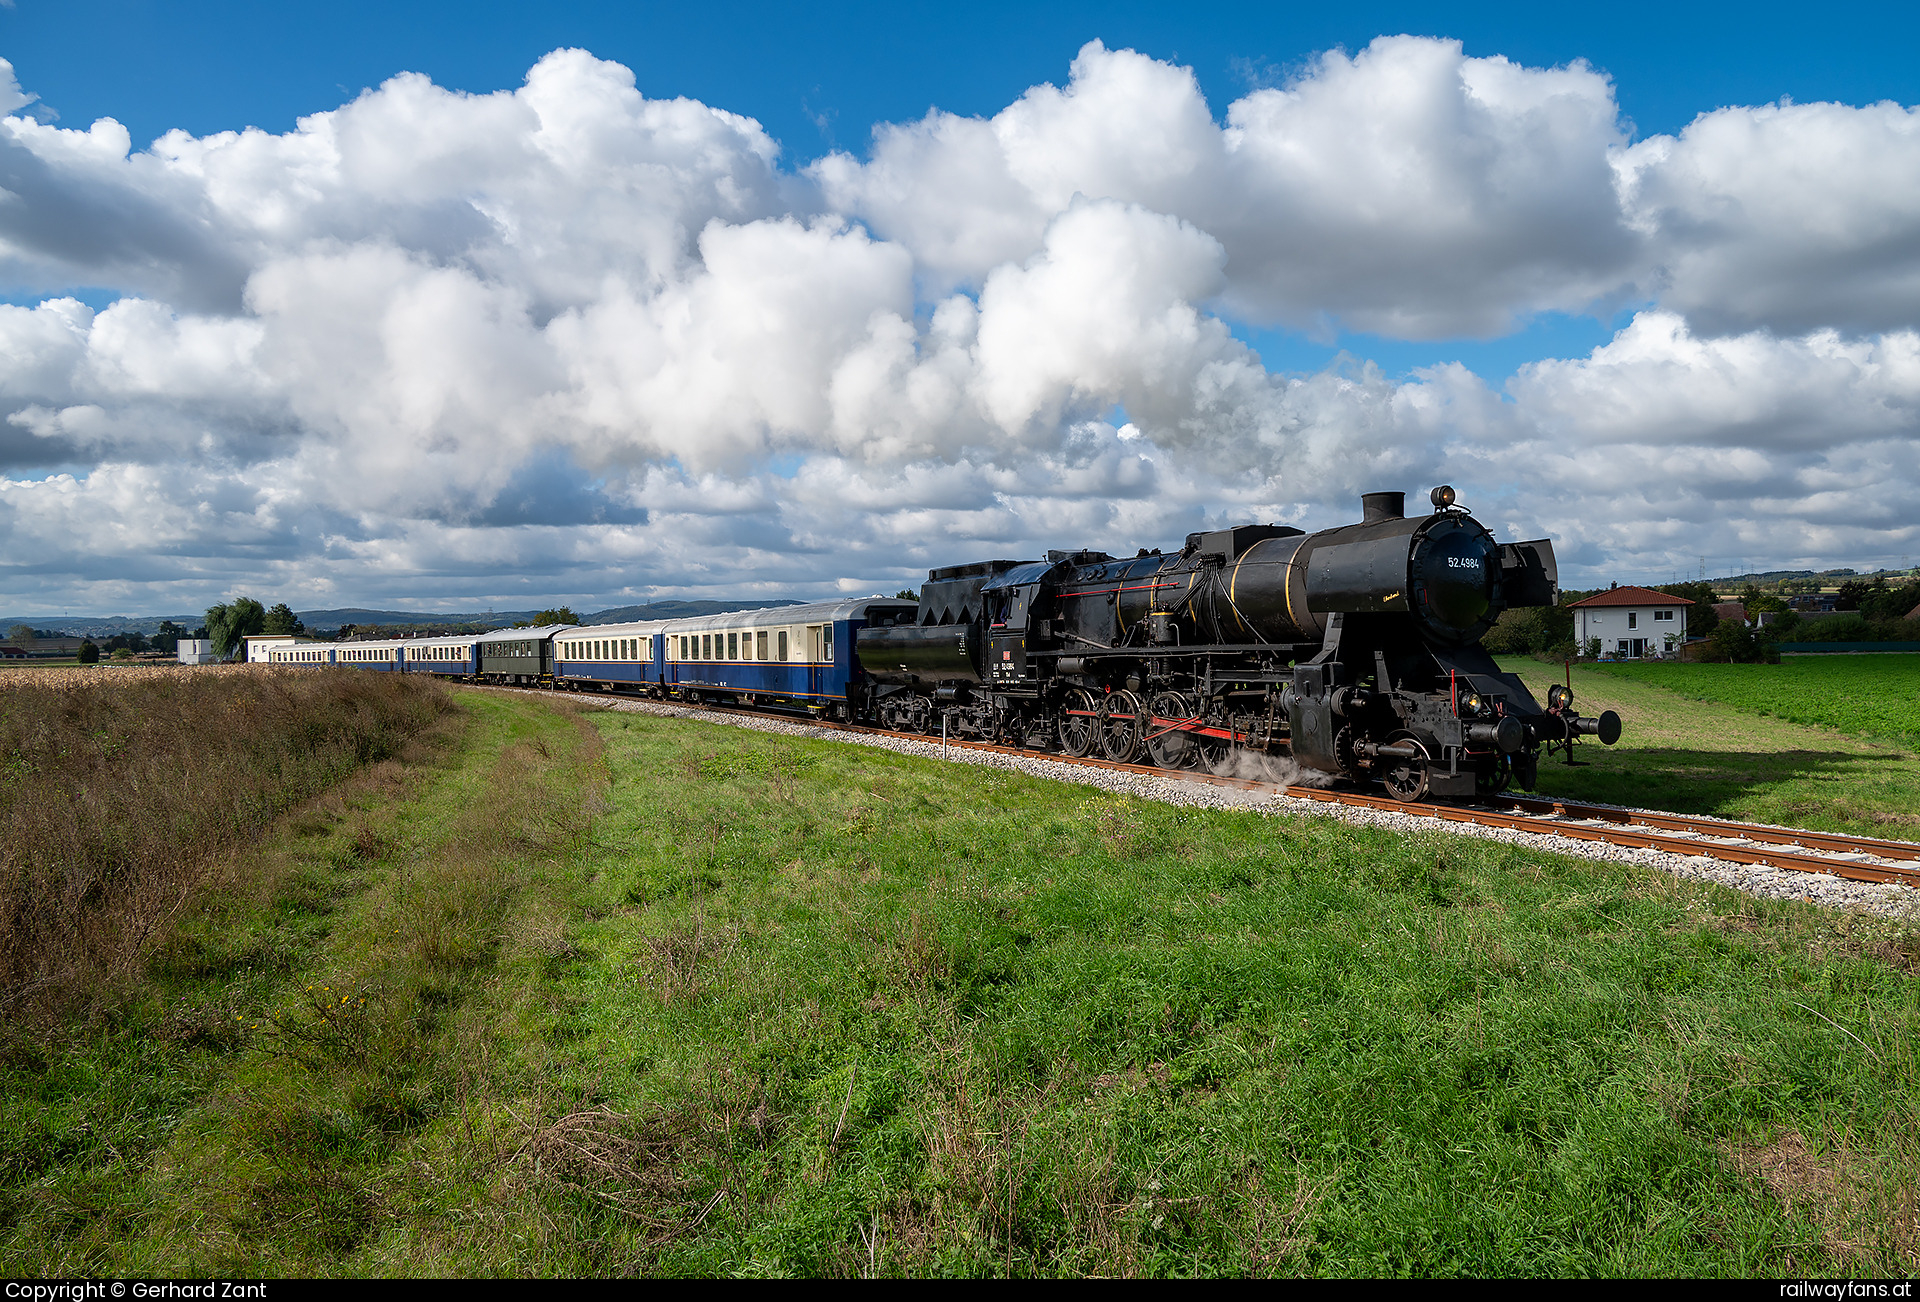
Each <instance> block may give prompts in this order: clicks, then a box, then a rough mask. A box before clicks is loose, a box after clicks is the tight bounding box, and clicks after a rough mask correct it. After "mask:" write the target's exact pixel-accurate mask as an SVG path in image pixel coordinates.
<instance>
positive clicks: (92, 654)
mask: <svg viewBox="0 0 1920 1302" xmlns="http://www.w3.org/2000/svg"><path fill="white" fill-rule="evenodd" d="M74 659H76V660H78V661H79V662H80V663H81V664H83V665H97V664H99V663H100V648H99V647H97V646H95V645H94V644H93V639H92V638H87V639H86V640H85V641H83V642H81V643H80V652H79V654H78V655H76V656H75V657H74Z"/></svg>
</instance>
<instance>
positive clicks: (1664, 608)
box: [1568, 588, 1693, 660]
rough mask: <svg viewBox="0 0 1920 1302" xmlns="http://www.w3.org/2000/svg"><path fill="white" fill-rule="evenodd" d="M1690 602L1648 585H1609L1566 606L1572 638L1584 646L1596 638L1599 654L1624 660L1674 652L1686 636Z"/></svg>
mask: <svg viewBox="0 0 1920 1302" xmlns="http://www.w3.org/2000/svg"><path fill="white" fill-rule="evenodd" d="M1692 604H1693V603H1692V602H1691V601H1688V600H1687V599H1686V598H1685V597H1670V596H1668V595H1667V594H1666V593H1664V592H1655V591H1654V590H1653V589H1651V588H1611V589H1609V590H1607V591H1606V592H1600V593H1596V594H1594V595H1593V596H1591V597H1588V598H1587V599H1586V600H1585V601H1576V602H1574V603H1573V605H1571V606H1569V607H1568V609H1569V610H1571V611H1573V612H1574V614H1573V640H1574V642H1575V643H1576V644H1577V645H1578V646H1580V647H1581V648H1583V649H1584V648H1585V647H1586V646H1587V645H1588V644H1589V642H1590V641H1591V640H1592V639H1594V638H1598V639H1600V654H1601V655H1603V656H1617V657H1619V658H1622V659H1626V660H1638V659H1640V658H1641V657H1643V656H1670V655H1675V654H1677V653H1678V652H1679V650H1680V644H1681V643H1682V642H1684V641H1686V640H1687V613H1686V610H1687V607H1688V606H1691V605H1692Z"/></svg>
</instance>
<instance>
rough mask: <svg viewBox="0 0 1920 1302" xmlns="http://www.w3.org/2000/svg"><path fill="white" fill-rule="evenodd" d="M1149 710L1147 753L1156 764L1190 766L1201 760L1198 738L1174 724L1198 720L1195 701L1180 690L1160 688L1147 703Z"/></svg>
mask: <svg viewBox="0 0 1920 1302" xmlns="http://www.w3.org/2000/svg"><path fill="white" fill-rule="evenodd" d="M1147 713H1148V718H1147V753H1148V754H1150V755H1152V756H1153V762H1154V763H1155V764H1158V765H1159V766H1160V767H1161V768H1163V769H1190V768H1192V767H1193V766H1194V765H1195V764H1197V763H1199V761H1200V747H1199V744H1198V739H1197V738H1195V737H1194V735H1193V734H1192V733H1190V732H1185V731H1182V730H1180V729H1178V728H1175V727H1173V726H1171V725H1173V724H1176V723H1187V722H1198V719H1197V718H1196V717H1195V714H1196V712H1195V710H1194V708H1193V702H1192V701H1189V700H1188V699H1187V698H1186V697H1184V696H1182V695H1180V693H1178V692H1157V693H1155V694H1154V697H1153V699H1152V701H1150V702H1149V703H1148V705H1147ZM1158 720H1164V722H1157V721H1158Z"/></svg>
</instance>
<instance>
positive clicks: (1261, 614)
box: [850, 486, 1620, 800]
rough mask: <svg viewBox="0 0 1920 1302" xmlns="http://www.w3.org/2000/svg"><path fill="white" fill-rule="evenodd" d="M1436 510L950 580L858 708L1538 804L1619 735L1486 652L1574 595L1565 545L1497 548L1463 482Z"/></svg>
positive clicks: (1173, 759)
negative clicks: (1536, 799) (1588, 747)
mask: <svg viewBox="0 0 1920 1302" xmlns="http://www.w3.org/2000/svg"><path fill="white" fill-rule="evenodd" d="M1431 502H1432V506H1433V510H1432V512H1431V513H1430V514H1426V515H1419V516H1411V517H1410V516H1408V515H1406V513H1405V509H1404V507H1405V494H1403V493H1397V492H1380V493H1369V494H1366V495H1365V496H1364V497H1363V498H1362V499H1361V505H1362V519H1361V520H1360V522H1359V523H1357V524H1350V525H1343V526H1341V527H1338V528H1334V529H1324V530H1320V531H1318V532H1315V533H1306V532H1303V531H1302V530H1299V529H1293V528H1288V527H1286V526H1280V525H1242V526H1239V527H1237V528H1232V529H1222V530H1217V531H1212V532H1205V533H1195V534H1190V535H1188V537H1187V540H1186V545H1185V546H1184V547H1182V548H1181V549H1180V550H1179V551H1178V552H1175V553H1168V554H1162V553H1160V552H1159V551H1141V552H1140V553H1139V554H1138V555H1136V556H1133V557H1130V558H1125V559H1116V558H1114V557H1112V556H1109V555H1107V554H1106V553H1104V552H1092V551H1053V552H1048V553H1047V556H1046V559H1045V560H1038V561H1009V560H993V561H982V562H978V563H976V564H971V565H958V566H950V567H947V568H944V569H937V570H933V571H931V572H930V573H929V574H928V576H927V583H926V584H925V586H924V587H923V588H922V589H921V594H920V602H919V607H918V610H917V611H916V612H914V613H912V614H911V615H907V614H904V613H903V614H901V615H898V616H896V617H894V618H893V619H892V620H891V621H890V622H889V621H887V620H882V621H880V622H879V623H878V624H877V625H874V626H869V627H867V628H865V629H862V630H861V631H860V632H859V634H858V639H857V643H856V651H857V655H858V657H859V661H860V665H861V667H862V668H863V670H864V671H865V674H864V683H863V689H862V690H863V691H864V693H865V699H864V700H863V701H861V702H859V703H857V705H856V708H857V709H858V711H859V713H860V714H862V715H863V716H865V717H870V718H876V719H877V720H878V721H879V722H881V723H883V724H886V725H888V726H891V727H896V728H907V729H914V730H919V731H924V732H937V731H940V730H941V728H942V727H943V726H944V727H945V728H947V729H948V730H950V731H952V732H954V733H956V734H959V735H963V736H975V737H982V738H989V739H995V740H1001V741H1006V742H1010V743H1017V744H1026V745H1043V746H1048V747H1054V746H1057V747H1058V748H1059V749H1060V750H1063V751H1065V752H1066V753H1067V754H1069V755H1076V756H1079V755H1088V754H1093V753H1099V754H1101V755H1104V756H1105V757H1106V758H1108V759H1112V760H1117V761H1123V762H1134V761H1140V760H1145V759H1149V758H1150V759H1151V761H1152V762H1153V763H1154V764H1157V765H1159V766H1161V767H1163V768H1169V769H1181V768H1190V767H1200V766H1204V767H1206V768H1208V769H1211V770H1212V771H1214V772H1216V773H1220V774H1223V775H1226V774H1236V773H1247V774H1249V775H1259V774H1261V773H1263V772H1270V771H1271V770H1272V769H1273V767H1274V766H1273V765H1272V764H1271V763H1270V762H1268V761H1273V760H1280V759H1291V761H1292V762H1293V763H1294V764H1296V765H1298V766H1299V767H1300V768H1302V769H1306V770H1311V771H1313V772H1317V773H1319V774H1323V775H1329V776H1339V777H1345V778H1349V779H1352V780H1355V781H1359V782H1363V783H1371V782H1380V783H1382V784H1384V785H1385V787H1386V788H1387V790H1388V791H1389V792H1391V793H1392V794H1393V795H1395V796H1396V797H1398V798H1400V799H1403V800H1414V799H1419V798H1421V797H1423V796H1426V795H1429V794H1431V795H1436V796H1443V797H1464V796H1473V795H1477V794H1479V795H1484V794H1490V793H1493V792H1497V791H1499V790H1501V789H1503V788H1504V787H1505V786H1507V785H1508V784H1509V783H1517V784H1518V785H1520V786H1522V787H1531V786H1533V785H1534V778H1535V773H1536V769H1537V766H1538V764H1539V760H1540V755H1541V752H1542V750H1543V748H1546V747H1548V746H1552V745H1555V744H1565V745H1569V746H1570V745H1571V743H1572V742H1573V740H1574V739H1575V738H1577V737H1581V736H1597V737H1598V738H1599V739H1600V741H1602V742H1603V743H1605V744H1608V745H1611V744H1612V743H1613V742H1615V741H1617V740H1618V739H1619V735H1620V721H1619V719H1618V717H1617V716H1615V715H1614V714H1613V713H1612V712H1611V711H1609V712H1607V713H1604V714H1602V715H1600V716H1599V717H1598V718H1583V717H1581V716H1580V715H1579V713H1578V712H1577V711H1576V710H1575V709H1574V708H1573V702H1572V700H1571V696H1570V694H1569V693H1567V692H1566V691H1565V689H1563V688H1560V687H1555V688H1554V689H1553V691H1552V692H1551V693H1550V694H1549V699H1548V702H1547V704H1546V705H1545V706H1544V707H1543V706H1542V705H1541V704H1540V703H1539V702H1538V701H1536V700H1535V699H1534V698H1533V696H1532V694H1531V693H1530V692H1528V690H1527V689H1526V687H1525V686H1524V685H1523V684H1522V683H1521V681H1520V679H1519V678H1517V677H1515V676H1514V675H1512V674H1506V673H1502V672H1501V671H1500V668H1499V666H1498V665H1497V664H1495V663H1494V661H1493V658H1492V657H1491V656H1490V655H1488V654H1487V652H1486V651H1485V650H1484V649H1483V648H1482V647H1481V645H1480V638H1481V636H1482V635H1483V634H1484V633H1485V632H1486V631H1487V629H1488V628H1490V627H1491V626H1492V625H1493V622H1494V620H1496V619H1497V618H1499V616H1500V613H1501V612H1502V611H1503V610H1507V609H1509V608H1512V607H1516V606H1546V605H1552V604H1553V603H1554V602H1555V601H1557V600H1558V596H1559V586H1558V571H1557V568H1556V565H1555V562H1554V556H1553V545H1552V543H1551V542H1549V541H1548V540H1546V539H1538V540H1534V541H1531V542H1518V543H1501V542H1498V541H1496V540H1495V538H1494V537H1493V535H1492V533H1491V532H1489V531H1488V530H1487V528H1486V527H1485V526H1484V525H1482V524H1481V523H1480V522H1479V521H1477V520H1475V519H1474V518H1473V517H1472V515H1470V514H1469V513H1468V512H1467V511H1465V510H1464V509H1462V508H1461V507H1459V506H1458V505H1457V503H1456V502H1455V500H1454V492H1453V490H1452V489H1451V488H1449V487H1445V486H1442V487H1440V488H1436V489H1434V490H1433V493H1432V494H1431ZM850 704H856V703H853V702H850Z"/></svg>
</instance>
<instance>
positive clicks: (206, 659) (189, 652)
mask: <svg viewBox="0 0 1920 1302" xmlns="http://www.w3.org/2000/svg"><path fill="white" fill-rule="evenodd" d="M175 653H176V654H177V655H178V656H179V657H180V663H181V664H183V665H210V664H212V663H213V662H214V661H216V660H218V659H219V658H220V657H219V656H217V655H215V654H214V653H213V639H212V638H210V637H203V638H191V637H183V638H181V639H180V645H179V646H178V647H177V648H176V649H175Z"/></svg>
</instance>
